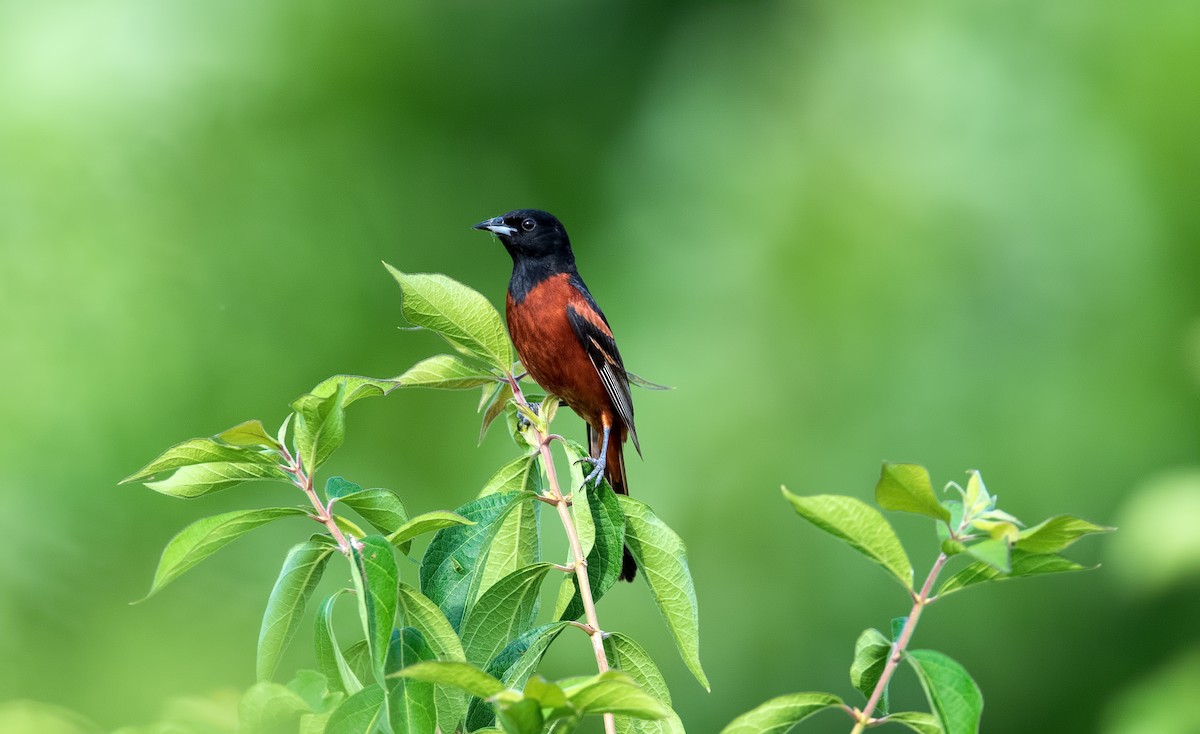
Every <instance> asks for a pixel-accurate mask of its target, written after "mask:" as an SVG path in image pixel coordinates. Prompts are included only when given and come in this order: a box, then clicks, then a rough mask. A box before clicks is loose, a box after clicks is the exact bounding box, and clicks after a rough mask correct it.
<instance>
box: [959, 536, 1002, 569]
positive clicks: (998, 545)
mask: <svg viewBox="0 0 1200 734" xmlns="http://www.w3.org/2000/svg"><path fill="white" fill-rule="evenodd" d="M964 550H965V551H966V553H967V555H969V556H971V557H973V558H976V559H978V560H980V561H983V562H984V563H986V564H987V565H989V566H991V567H992V568H994V569H996V570H997V571H999V572H1001V573H1008V571H1009V568H1010V563H1009V558H1008V541H1006V540H1004V539H1003V538H988V539H987V540H980V541H978V542H975V543H972V544H970V545H968V546H966V548H964Z"/></svg>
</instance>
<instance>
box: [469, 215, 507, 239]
mask: <svg viewBox="0 0 1200 734" xmlns="http://www.w3.org/2000/svg"><path fill="white" fill-rule="evenodd" d="M472 229H486V230H487V231H489V232H491V233H493V234H498V235H513V234H516V233H517V228H516V227H510V226H508V225H507V224H505V223H504V220H503V219H501V218H500V217H492V218H491V219H485V220H483V221H482V222H480V223H479V224H476V225H475V226H474V227H472Z"/></svg>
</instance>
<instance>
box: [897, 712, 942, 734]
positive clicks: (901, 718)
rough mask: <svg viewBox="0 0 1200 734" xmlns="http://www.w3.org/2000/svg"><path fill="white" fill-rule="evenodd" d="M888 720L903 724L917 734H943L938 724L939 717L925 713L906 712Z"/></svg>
mask: <svg viewBox="0 0 1200 734" xmlns="http://www.w3.org/2000/svg"><path fill="white" fill-rule="evenodd" d="M887 720H888V721H889V722H894V723H897V724H903V725H905V726H907V727H908V728H909V729H912V730H913V731H915V732H917V734H942V725H941V724H939V723H938V720H937V717H936V716H934V715H933V714H927V713H925V712H924V711H904V712H901V713H898V714H892V715H891V716H889V717H888V718H887Z"/></svg>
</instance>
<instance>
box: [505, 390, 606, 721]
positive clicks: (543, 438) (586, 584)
mask: <svg viewBox="0 0 1200 734" xmlns="http://www.w3.org/2000/svg"><path fill="white" fill-rule="evenodd" d="M505 377H506V378H507V380H508V384H509V385H510V386H511V387H512V391H513V399H514V400H515V401H517V404H518V405H519V406H524V407H525V408H526V409H527V410H528V409H529V403H528V402H527V401H526V400H525V395H524V394H523V393H522V392H521V386H520V385H519V384H518V383H517V379H516V378H515V377H513V376H512V375H511V374H509V375H506V376H505ZM533 431H534V433H535V434H536V436H537V444H538V451H539V452H540V453H541V457H542V466H543V467H544V468H545V470H546V483H547V484H548V485H549V488H548V489H547V491H546V493H545V494H544V495H543V497H544V499H545V500H547V501H548V502H549V503H550V504H552V505H554V507H555V509H557V510H558V517H559V519H560V520H562V525H563V530H564V531H565V532H566V534H567V543H568V544H569V545H570V548H571V564H570V565H571V566H572V567H573V570H574V572H575V581H576V585H577V586H578V587H579V596H580V599H581V600H582V602H583V618H584V619H585V620H587V624H586V625H580V624H578V623H576V624H575V626H576V627H579V628H580V629H582V630H583V631H584V633H586V634H587V636H588V637H589V638H590V639H591V641H592V650H593V651H595V653H596V667H597V669H599V671H600V672H601V673H603V672H605V671H606V670H608V656H606V655H605V654H604V632H603V631H602V630H601V628H600V619H599V617H598V616H597V615H596V602H595V601H594V600H593V599H592V585H591V582H590V581H589V579H588V569H587V559H586V558H585V557H584V554H583V545H582V544H581V543H580V542H579V532H578V531H577V530H576V528H575V521H574V520H573V519H572V518H571V512H570V509H569V507H570V504H571V503H570V502H569V501H568V500H567V498H566V497H565V496H564V495H563V492H562V490H561V489H560V487H559V483H558V472H557V471H556V470H555V468H554V456H553V454H551V453H550V442H551V441H552V440H554V439H555V438H560V437H558V436H555V435H553V434H550V433H549V432H548V431H545V430H542V428H541V427H539V426H538V425H537V424H533ZM604 731H605V732H606V734H616V731H617V725H616V719H615V718H614V717H613V715H612V714H605V715H604Z"/></svg>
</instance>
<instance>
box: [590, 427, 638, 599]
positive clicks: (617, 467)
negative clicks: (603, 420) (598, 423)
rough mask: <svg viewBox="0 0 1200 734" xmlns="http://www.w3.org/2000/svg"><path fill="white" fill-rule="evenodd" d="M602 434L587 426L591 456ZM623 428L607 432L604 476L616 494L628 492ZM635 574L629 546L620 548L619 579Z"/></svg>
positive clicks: (598, 451) (596, 453)
mask: <svg viewBox="0 0 1200 734" xmlns="http://www.w3.org/2000/svg"><path fill="white" fill-rule="evenodd" d="M601 435H602V434H600V433H598V432H597V431H594V430H592V428H591V426H588V444H589V445H588V448H589V449H590V450H591V452H592V456H598V455H599V454H600V436H601ZM624 449H625V429H624V428H622V429H621V430H613V431H611V432H610V433H609V434H608V457H607V459H608V460H607V463H606V464H605V466H604V478H605V479H606V480H608V486H610V487H612V488H613V491H614V492H616V493H617V494H624V495H628V494H629V483H628V482H627V481H626V479H625V453H624ZM635 575H637V561H635V560H633V554H632V553H630V552H629V546H625V547H624V548H622V549H621V575H620V577H619V578H620V580H621V581H633V577H634V576H635Z"/></svg>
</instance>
